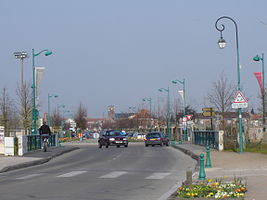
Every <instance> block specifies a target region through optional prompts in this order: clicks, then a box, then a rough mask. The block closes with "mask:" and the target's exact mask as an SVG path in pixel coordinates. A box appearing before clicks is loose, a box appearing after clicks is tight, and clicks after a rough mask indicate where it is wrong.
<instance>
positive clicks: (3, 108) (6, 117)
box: [0, 87, 15, 136]
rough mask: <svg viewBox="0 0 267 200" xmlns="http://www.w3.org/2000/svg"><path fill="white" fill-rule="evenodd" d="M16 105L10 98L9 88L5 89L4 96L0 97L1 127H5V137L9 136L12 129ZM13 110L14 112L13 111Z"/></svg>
mask: <svg viewBox="0 0 267 200" xmlns="http://www.w3.org/2000/svg"><path fill="white" fill-rule="evenodd" d="M14 108H15V106H14V103H13V100H12V99H11V98H10V97H9V94H8V92H7V88H6V87H4V88H3V90H2V94H1V96H0V114H1V118H0V122H1V125H3V126H4V127H5V136H9V130H10V128H11V124H12V123H11V120H12V115H13V114H14V112H13V111H14ZM12 109H13V111H12Z"/></svg>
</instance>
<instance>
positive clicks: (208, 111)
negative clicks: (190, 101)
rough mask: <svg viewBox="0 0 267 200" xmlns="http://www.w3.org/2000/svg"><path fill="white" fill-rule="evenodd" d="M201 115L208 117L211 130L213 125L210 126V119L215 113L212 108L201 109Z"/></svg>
mask: <svg viewBox="0 0 267 200" xmlns="http://www.w3.org/2000/svg"><path fill="white" fill-rule="evenodd" d="M202 111H203V113H202V115H203V116H204V117H210V129H212V127H213V124H212V117H213V116H215V111H214V109H213V108H212V107H206V108H202Z"/></svg>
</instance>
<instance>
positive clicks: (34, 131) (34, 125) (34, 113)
mask: <svg viewBox="0 0 267 200" xmlns="http://www.w3.org/2000/svg"><path fill="white" fill-rule="evenodd" d="M43 52H44V54H45V56H49V55H51V54H52V52H51V51H48V50H47V49H45V50H42V51H40V52H39V53H35V52H34V49H32V74H33V77H32V134H34V135H36V134H37V123H36V122H37V119H38V116H39V112H38V110H37V109H36V103H35V101H36V80H35V63H34V58H35V57H36V56H39V55H40V54H41V53H43Z"/></svg>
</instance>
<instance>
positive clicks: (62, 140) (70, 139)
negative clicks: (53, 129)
mask: <svg viewBox="0 0 267 200" xmlns="http://www.w3.org/2000/svg"><path fill="white" fill-rule="evenodd" d="M79 140H80V138H78V137H75V138H71V137H64V138H59V142H73V141H79Z"/></svg>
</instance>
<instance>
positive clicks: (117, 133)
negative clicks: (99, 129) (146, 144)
mask: <svg viewBox="0 0 267 200" xmlns="http://www.w3.org/2000/svg"><path fill="white" fill-rule="evenodd" d="M105 135H107V136H125V135H126V134H125V133H123V132H120V131H107V132H106V134H105Z"/></svg>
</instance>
